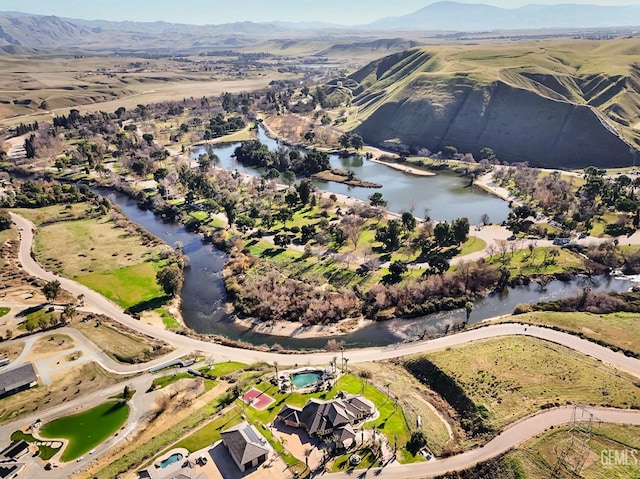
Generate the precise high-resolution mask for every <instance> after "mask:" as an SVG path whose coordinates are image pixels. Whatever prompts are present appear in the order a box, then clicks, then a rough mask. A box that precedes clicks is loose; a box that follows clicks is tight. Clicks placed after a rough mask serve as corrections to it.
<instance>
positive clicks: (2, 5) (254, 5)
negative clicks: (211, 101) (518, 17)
mask: <svg viewBox="0 0 640 479" xmlns="http://www.w3.org/2000/svg"><path fill="white" fill-rule="evenodd" d="M459 1H462V2H465V3H485V4H489V5H495V6H499V7H503V8H514V7H518V6H521V5H525V4H529V3H545V4H555V3H577V4H597V5H626V4H638V3H640V0H459ZM431 3H434V1H433V0H400V1H397V0H28V1H25V0H0V11H18V12H25V13H38V14H44V15H57V16H60V17H70V18H85V19H90V20H93V19H103V20H132V21H156V20H164V21H166V22H174V23H191V24H218V23H230V22H239V21H245V20H250V21H254V22H266V21H273V20H282V21H294V22H302V21H322V22H331V23H339V24H352V25H353V24H362V23H368V22H371V21H373V20H377V19H379V18H382V17H387V16H397V15H404V14H407V13H411V12H413V11H415V10H418V9H420V8H422V7H424V6H426V5H429V4H431Z"/></svg>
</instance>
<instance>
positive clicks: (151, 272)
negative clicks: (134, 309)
mask: <svg viewBox="0 0 640 479" xmlns="http://www.w3.org/2000/svg"><path fill="white" fill-rule="evenodd" d="M47 214H54V215H55V214H56V213H55V210H50V211H48V212H44V213H43V215H44V218H46V217H47ZM164 249H166V247H164V246H153V245H150V244H148V243H147V241H146V240H144V239H142V238H140V237H139V236H138V235H136V234H132V233H131V232H129V231H127V230H126V229H125V228H124V227H121V226H118V225H116V224H115V223H114V221H113V220H111V219H109V218H107V217H102V218H97V219H95V218H92V219H80V220H72V221H65V222H60V223H53V224H49V225H46V226H42V227H40V228H39V229H38V234H37V235H36V242H35V253H36V256H37V258H38V260H39V261H40V262H41V264H42V265H43V266H44V267H45V268H47V269H51V270H53V271H56V272H59V273H60V274H62V275H64V276H67V277H69V278H74V279H76V280H78V281H79V282H81V283H83V284H85V285H86V286H88V287H90V288H92V289H94V290H96V291H98V292H99V293H101V294H103V295H105V296H106V297H108V298H109V299H111V300H113V301H115V302H116V303H118V304H119V305H120V306H122V307H124V308H128V307H131V306H134V305H137V304H139V303H142V302H144V301H149V300H151V299H154V298H158V297H161V296H163V295H164V293H163V292H162V290H161V288H160V286H159V285H158V284H157V283H156V280H155V276H156V272H157V269H158V268H159V266H160V265H161V264H162V263H161V261H160V260H159V259H158V257H157V255H158V253H159V252H160V251H162V250H164Z"/></svg>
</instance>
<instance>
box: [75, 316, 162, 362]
mask: <svg viewBox="0 0 640 479" xmlns="http://www.w3.org/2000/svg"><path fill="white" fill-rule="evenodd" d="M71 326H72V327H74V328H76V329H77V330H78V331H80V332H81V333H82V334H83V335H84V336H86V337H87V338H88V339H89V340H90V341H91V342H93V343H94V344H95V345H96V346H98V347H99V348H100V349H102V350H103V351H104V352H105V353H107V355H109V357H111V358H112V359H114V360H116V361H120V362H123V363H139V362H144V361H149V360H151V359H153V358H154V357H157V356H159V355H162V354H166V353H168V352H169V351H170V349H171V348H170V347H168V346H167V345H163V344H162V343H161V342H160V341H158V340H151V339H150V338H144V337H141V336H139V335H136V334H135V333H134V332H128V331H127V332H125V331H123V330H121V329H122V326H120V325H118V324H117V323H113V324H110V322H109V321H104V320H101V321H97V322H96V321H95V320H94V321H91V322H86V323H83V322H81V321H74V322H73V323H72V324H71Z"/></svg>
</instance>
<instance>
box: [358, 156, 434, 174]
mask: <svg viewBox="0 0 640 479" xmlns="http://www.w3.org/2000/svg"><path fill="white" fill-rule="evenodd" d="M369 161H372V162H374V163H380V164H381V165H385V166H388V167H389V168H393V169H394V170H399V171H402V172H404V173H408V174H410V175H415V176H436V174H435V173H434V172H433V171H427V170H422V169H420V168H416V167H415V166H409V165H406V164H404V163H395V162H393V161H384V160H381V159H379V158H375V157H374V158H369Z"/></svg>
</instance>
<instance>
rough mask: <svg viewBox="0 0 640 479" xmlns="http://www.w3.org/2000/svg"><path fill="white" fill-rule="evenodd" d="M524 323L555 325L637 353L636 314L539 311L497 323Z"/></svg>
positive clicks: (639, 325) (639, 346)
mask: <svg viewBox="0 0 640 479" xmlns="http://www.w3.org/2000/svg"><path fill="white" fill-rule="evenodd" d="M512 321H517V322H523V323H530V324H541V325H547V326H557V327H559V328H561V329H564V330H566V331H571V332H573V333H578V334H580V335H581V336H583V337H585V338H588V339H592V340H596V341H598V342H603V343H606V344H610V345H612V346H616V347H619V348H623V349H626V350H629V351H633V352H635V353H637V354H640V322H639V321H638V315H637V314H635V313H624V312H620V313H611V314H593V313H587V312H571V313H557V312H553V311H539V312H533V313H526V314H519V315H517V316H509V317H506V318H501V319H499V320H496V322H512Z"/></svg>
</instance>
